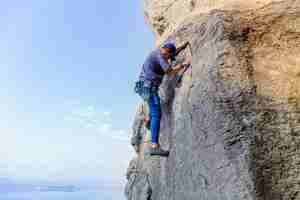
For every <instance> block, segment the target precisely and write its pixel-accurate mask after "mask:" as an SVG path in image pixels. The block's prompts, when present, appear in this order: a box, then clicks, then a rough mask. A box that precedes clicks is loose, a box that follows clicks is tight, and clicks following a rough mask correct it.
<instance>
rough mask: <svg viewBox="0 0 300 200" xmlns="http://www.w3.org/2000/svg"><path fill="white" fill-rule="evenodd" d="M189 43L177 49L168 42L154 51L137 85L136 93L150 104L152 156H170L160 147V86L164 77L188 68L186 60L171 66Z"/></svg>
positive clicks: (149, 122) (149, 120) (150, 150)
mask: <svg viewBox="0 0 300 200" xmlns="http://www.w3.org/2000/svg"><path fill="white" fill-rule="evenodd" d="M188 45H189V42H186V43H184V44H183V45H182V46H180V47H179V48H176V46H175V45H174V43H172V42H166V43H165V44H163V45H162V47H160V48H157V49H156V50H154V51H152V52H151V53H150V55H149V56H148V57H147V58H146V60H145V62H144V64H143V66H142V70H141V73H140V75H139V79H138V81H137V82H136V83H135V92H136V93H138V94H139V95H140V96H141V97H142V99H143V100H144V101H145V102H147V104H148V111H149V115H148V119H146V124H147V125H146V126H148V128H149V129H150V132H151V146H150V149H149V153H150V155H152V156H153V155H158V156H164V157H168V156H169V151H167V150H164V149H162V148H161V147H160V145H159V141H158V140H159V130H160V121H161V107H160V97H159V94H158V89H159V86H160V84H161V82H162V79H163V77H164V75H165V74H166V75H174V74H176V73H177V72H179V71H180V70H181V69H183V68H187V67H188V66H189V65H190V64H191V62H190V61H189V60H188V59H185V60H184V62H182V63H179V64H176V65H175V66H174V67H172V66H171V64H172V61H175V57H176V56H177V55H178V54H179V53H180V52H181V51H183V50H184V49H185V48H186V47H187V46H188Z"/></svg>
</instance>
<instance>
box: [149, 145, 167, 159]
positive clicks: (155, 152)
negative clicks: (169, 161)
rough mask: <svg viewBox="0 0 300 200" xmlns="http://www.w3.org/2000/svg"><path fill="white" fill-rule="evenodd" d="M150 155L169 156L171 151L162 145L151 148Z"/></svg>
mask: <svg viewBox="0 0 300 200" xmlns="http://www.w3.org/2000/svg"><path fill="white" fill-rule="evenodd" d="M150 156H163V157H168V156H169V151H166V150H163V149H161V148H160V147H155V148H150Z"/></svg>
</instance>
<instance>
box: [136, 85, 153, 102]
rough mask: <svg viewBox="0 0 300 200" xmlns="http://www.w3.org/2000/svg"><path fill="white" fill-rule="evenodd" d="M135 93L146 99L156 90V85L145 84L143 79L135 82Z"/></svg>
mask: <svg viewBox="0 0 300 200" xmlns="http://www.w3.org/2000/svg"><path fill="white" fill-rule="evenodd" d="M134 91H135V93H137V94H138V95H139V96H140V97H141V98H142V99H143V100H144V101H146V102H147V101H148V100H149V98H150V95H151V94H152V93H155V92H157V91H158V86H156V85H152V84H150V86H146V85H145V83H144V81H141V80H139V81H137V82H135V87H134Z"/></svg>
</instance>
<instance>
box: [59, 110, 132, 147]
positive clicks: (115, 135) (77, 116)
mask: <svg viewBox="0 0 300 200" xmlns="http://www.w3.org/2000/svg"><path fill="white" fill-rule="evenodd" d="M65 120H67V121H72V122H75V123H77V125H78V124H80V125H81V126H82V127H84V128H87V129H93V130H95V131H96V132H97V133H99V134H100V135H103V136H106V137H110V138H112V139H115V140H120V141H126V142H128V141H129V134H128V131H126V130H123V129H115V128H114V125H113V120H112V114H111V112H109V111H101V110H100V111H99V110H97V109H96V108H95V107H94V106H93V105H89V106H83V108H80V109H77V110H75V111H73V112H71V114H70V115H68V116H66V117H65Z"/></svg>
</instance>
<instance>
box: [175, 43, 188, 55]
mask: <svg viewBox="0 0 300 200" xmlns="http://www.w3.org/2000/svg"><path fill="white" fill-rule="evenodd" d="M188 45H190V42H185V43H184V44H183V45H182V46H180V47H179V48H177V49H176V56H177V55H178V54H179V53H180V52H181V51H183V50H184V49H185V48H186V47H187V46H188Z"/></svg>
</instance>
